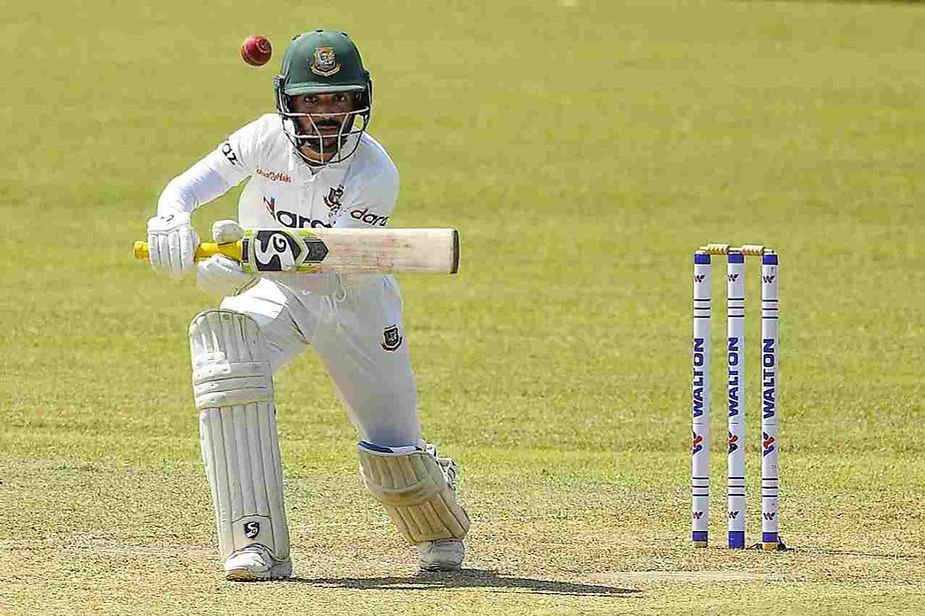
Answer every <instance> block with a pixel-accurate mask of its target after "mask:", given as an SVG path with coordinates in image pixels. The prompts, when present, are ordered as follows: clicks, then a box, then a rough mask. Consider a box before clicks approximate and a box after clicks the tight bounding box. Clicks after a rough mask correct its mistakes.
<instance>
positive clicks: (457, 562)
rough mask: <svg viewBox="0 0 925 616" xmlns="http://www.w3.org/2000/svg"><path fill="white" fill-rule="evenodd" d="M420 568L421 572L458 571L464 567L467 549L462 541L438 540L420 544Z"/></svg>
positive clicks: (418, 546)
mask: <svg viewBox="0 0 925 616" xmlns="http://www.w3.org/2000/svg"><path fill="white" fill-rule="evenodd" d="M417 548H418V568H420V570H421V571H456V570H458V569H459V568H460V567H462V562H463V558H465V556H466V548H465V547H464V546H463V542H462V540H460V539H437V540H436V541H425V542H424V543H419V544H418V545H417Z"/></svg>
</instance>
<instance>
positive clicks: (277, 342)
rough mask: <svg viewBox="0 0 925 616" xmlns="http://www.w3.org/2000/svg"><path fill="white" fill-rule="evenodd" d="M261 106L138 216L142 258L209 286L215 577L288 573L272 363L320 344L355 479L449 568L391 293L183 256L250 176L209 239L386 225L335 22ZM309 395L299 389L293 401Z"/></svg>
mask: <svg viewBox="0 0 925 616" xmlns="http://www.w3.org/2000/svg"><path fill="white" fill-rule="evenodd" d="M274 86H275V92H276V111H277V112H276V113H275V114H267V115H264V116H262V117H260V118H258V119H257V120H255V121H253V122H251V123H250V124H247V125H246V126H244V127H243V128H241V129H239V130H238V131H236V132H234V133H233V134H232V135H231V136H230V137H228V139H227V140H226V141H225V142H224V143H222V144H221V145H220V146H218V148H216V149H215V150H214V151H213V152H212V153H210V154H208V155H207V156H206V157H205V158H203V159H202V160H200V161H199V162H197V163H196V164H195V165H193V166H192V167H191V168H190V169H188V170H187V171H185V172H184V173H182V174H181V175H179V176H178V177H176V178H174V179H173V180H171V181H170V183H169V184H168V185H167V187H166V188H165V189H164V191H163V193H162V194H161V196H160V199H159V201H158V205H157V215H156V216H155V217H153V218H151V219H150V220H149V221H148V245H149V253H150V254H149V259H150V262H151V266H152V267H153V268H154V270H155V271H158V272H164V273H166V274H168V275H170V276H174V277H179V276H184V275H187V274H189V273H191V272H192V271H193V269H194V267H195V269H196V280H197V285H198V286H199V287H200V288H201V289H202V290H203V291H205V292H207V293H211V294H214V295H216V296H219V297H223V298H224V299H223V300H222V301H221V304H220V308H219V309H217V310H207V311H205V312H201V313H200V314H198V315H196V317H195V318H193V321H192V323H191V324H190V327H189V338H190V351H191V356H192V371H193V397H194V400H195V403H196V408H197V409H198V410H199V429H200V439H201V443H202V459H203V462H204V465H205V470H206V475H207V476H208V481H209V486H210V489H211V494H212V503H213V508H214V513H215V522H216V529H217V531H218V543H219V550H220V552H221V556H222V558H223V560H224V568H225V575H226V577H227V578H228V579H229V580H238V581H255V580H273V579H280V578H287V577H289V576H290V575H291V574H292V561H291V560H290V555H289V529H288V526H287V523H286V510H285V507H284V504H283V478H282V465H281V462H280V448H279V438H278V435H277V429H276V404H275V400H274V395H273V374H274V373H275V372H276V371H277V370H278V369H279V368H280V366H282V365H283V364H285V363H286V362H288V361H290V360H292V359H293V358H294V357H295V356H296V355H298V354H299V353H300V352H302V351H303V350H304V349H306V348H308V347H311V348H312V349H313V350H314V351H315V352H316V353H317V354H318V356H319V357H320V359H321V361H322V363H323V364H324V366H325V368H326V369H327V372H328V374H329V375H330V377H331V380H332V381H333V382H334V386H335V388H336V390H337V393H338V395H339V397H340V399H341V400H342V402H343V405H344V407H345V408H346V410H347V414H348V416H349V418H350V420H351V422H352V423H353V424H354V425H355V426H356V429H357V431H358V432H359V437H360V441H359V444H358V445H357V453H358V455H359V460H360V469H361V472H362V475H363V479H364V481H365V483H366V486H367V487H368V488H369V491H370V492H371V493H372V495H373V496H374V497H375V498H376V499H377V500H379V502H381V503H382V505H383V506H384V507H385V509H386V511H387V512H388V515H389V517H390V518H391V519H392V521H393V522H394V524H395V526H396V527H397V528H398V531H399V532H400V533H401V535H402V537H404V539H405V540H406V541H407V542H408V543H409V544H412V545H415V546H416V547H417V551H418V564H419V567H420V568H421V569H423V570H444V571H445V570H454V569H458V568H459V567H460V566H461V565H462V561H463V556H464V549H463V539H464V538H465V536H466V533H467V531H468V530H469V518H468V516H467V515H466V512H465V510H464V509H463V508H462V506H461V505H460V503H459V501H458V500H457V498H456V465H455V463H454V462H453V461H452V460H450V459H447V458H440V457H438V456H437V453H436V450H435V449H434V447H433V446H432V445H429V444H427V443H426V442H425V441H424V440H423V439H422V437H421V426H420V422H419V420H418V414H417V406H416V405H417V390H416V386H415V380H414V374H413V372H412V370H411V360H410V355H409V352H408V340H407V335H406V332H405V330H404V328H403V326H402V321H401V311H402V298H401V292H400V290H399V288H398V284H397V283H396V281H395V279H394V278H393V277H392V276H390V275H379V274H350V275H345V274H289V275H286V274H282V275H281V274H264V275H261V276H255V275H252V274H250V273H245V272H244V271H243V269H242V267H241V266H240V264H239V263H238V262H236V261H234V260H232V259H229V258H228V257H225V256H224V255H216V256H212V257H210V258H209V259H207V260H203V261H199V262H197V263H194V259H193V257H194V253H195V250H196V247H197V245H198V244H199V237H198V235H197V234H196V231H195V230H194V229H193V227H192V226H190V215H191V213H192V212H193V210H195V209H196V208H197V207H199V206H200V205H202V204H205V203H208V202H210V201H212V200H214V199H216V198H217V197H219V196H221V195H222V194H224V193H225V192H227V191H228V190H229V189H231V188H232V187H233V186H235V185H237V184H239V183H240V182H241V181H242V180H244V179H245V178H250V180H249V181H248V183H247V185H246V186H245V188H244V190H243V192H242V193H241V196H240V201H239V204H238V222H235V221H231V220H224V221H219V222H216V223H215V224H214V225H213V227H212V235H213V239H214V240H215V241H216V242H218V243H226V242H234V241H237V240H239V239H241V237H242V236H243V228H268V227H277V228H278V227H291V228H305V227H353V228H371V227H382V226H385V225H386V224H387V222H388V220H389V216H391V214H392V211H393V210H394V209H395V202H396V199H397V196H398V171H397V169H396V167H395V165H394V163H393V162H392V160H391V159H390V158H389V155H388V154H387V153H386V151H385V149H384V148H383V147H382V146H381V145H380V144H379V143H377V142H376V140H375V139H373V138H372V137H371V136H370V135H369V133H367V132H366V128H367V126H368V125H369V120H370V114H371V110H372V100H373V96H372V95H373V92H372V81H371V80H370V77H369V73H368V72H367V71H366V69H365V68H364V67H363V63H362V61H361V59H360V54H359V51H358V50H357V47H356V45H354V43H353V41H351V39H350V38H349V37H348V36H347V35H346V34H345V33H343V32H336V31H329V30H315V31H313V32H305V33H303V34H300V35H299V36H297V37H296V38H294V39H293V40H292V42H291V43H290V44H289V47H288V48H287V49H286V51H285V54H284V56H283V60H282V68H281V71H280V74H279V75H278V76H277V77H276V79H275V82H274ZM302 403H303V404H304V405H306V406H310V404H311V401H302Z"/></svg>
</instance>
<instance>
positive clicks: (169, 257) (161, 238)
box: [148, 212, 199, 278]
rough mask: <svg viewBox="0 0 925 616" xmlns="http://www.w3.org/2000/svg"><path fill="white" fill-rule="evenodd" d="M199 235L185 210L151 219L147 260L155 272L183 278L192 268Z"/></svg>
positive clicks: (149, 222)
mask: <svg viewBox="0 0 925 616" xmlns="http://www.w3.org/2000/svg"><path fill="white" fill-rule="evenodd" d="M197 246H199V235H198V234H197V233H196V230H195V229H193V227H192V226H190V215H189V214H188V213H186V212H181V213H178V214H165V215H163V216H155V217H154V218H152V219H150V220H148V260H149V261H150V263H151V268H152V269H153V270H154V271H155V272H164V273H166V274H167V275H168V276H172V277H174V278H180V277H182V276H185V275H186V274H188V273H189V272H190V271H191V270H192V269H193V257H194V256H195V255H196V247H197Z"/></svg>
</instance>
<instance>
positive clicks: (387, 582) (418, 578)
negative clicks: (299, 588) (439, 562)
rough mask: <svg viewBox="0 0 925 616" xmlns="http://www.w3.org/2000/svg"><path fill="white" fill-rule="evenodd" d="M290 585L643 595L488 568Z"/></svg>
mask: <svg viewBox="0 0 925 616" xmlns="http://www.w3.org/2000/svg"><path fill="white" fill-rule="evenodd" d="M289 582H295V583H300V584H313V585H317V586H327V587H331V588H349V589H353V590H391V589H394V590H442V589H448V588H497V589H500V590H501V591H502V592H507V591H515V592H529V593H535V594H539V595H572V596H576V597H587V596H601V597H603V596H615V595H631V594H635V593H639V592H641V591H639V590H636V589H632V588H616V587H614V586H600V585H594V584H577V583H574V582H559V581H556V580H536V579H531V578H520V577H508V576H504V575H498V573H497V572H495V571H489V570H486V569H463V570H461V571H453V572H445V573H419V574H417V575H408V576H391V577H368V578H351V577H345V578H315V579H305V578H292V579H290V580H289Z"/></svg>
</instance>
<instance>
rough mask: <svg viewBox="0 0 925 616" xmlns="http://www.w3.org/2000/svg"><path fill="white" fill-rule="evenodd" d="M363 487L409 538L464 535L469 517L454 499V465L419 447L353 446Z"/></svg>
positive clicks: (419, 540)
mask: <svg viewBox="0 0 925 616" xmlns="http://www.w3.org/2000/svg"><path fill="white" fill-rule="evenodd" d="M357 451H358V452H359V455H360V470H361V472H362V473H363V479H364V480H365V481H366V487H367V488H369V491H370V492H372V494H373V496H375V497H376V499H377V500H378V501H379V502H380V503H382V504H383V506H384V507H385V509H386V511H387V512H388V514H389V518H391V520H392V522H393V523H394V524H395V526H397V527H398V530H399V532H400V533H401V535H402V536H403V537H404V538H405V540H406V541H407V542H408V543H411V544H415V545H416V544H420V543H424V542H426V541H435V540H437V539H463V538H464V537H465V536H466V533H467V532H469V516H468V515H467V514H466V511H465V510H464V509H463V507H462V505H460V503H459V501H458V500H457V498H456V490H455V483H456V467H455V464H453V462H452V461H451V460H446V459H438V458H437V456H436V455H435V452H433V451H432V450H425V449H421V448H418V447H382V446H379V445H375V444H373V443H367V442H365V441H361V442H360V443H359V444H358V445H357Z"/></svg>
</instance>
